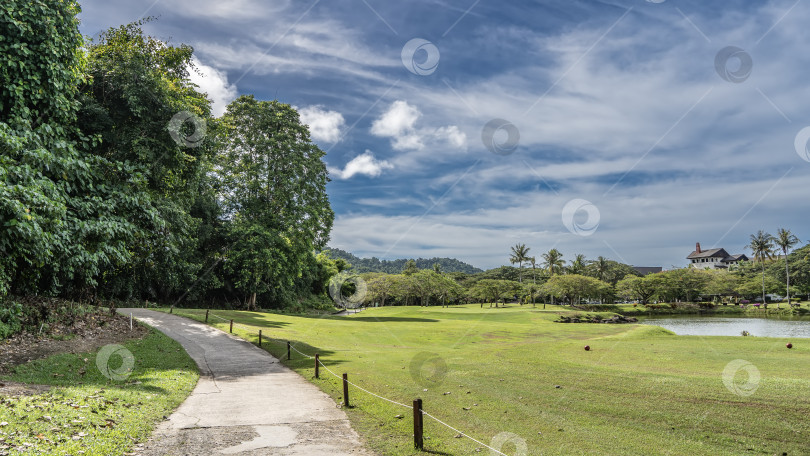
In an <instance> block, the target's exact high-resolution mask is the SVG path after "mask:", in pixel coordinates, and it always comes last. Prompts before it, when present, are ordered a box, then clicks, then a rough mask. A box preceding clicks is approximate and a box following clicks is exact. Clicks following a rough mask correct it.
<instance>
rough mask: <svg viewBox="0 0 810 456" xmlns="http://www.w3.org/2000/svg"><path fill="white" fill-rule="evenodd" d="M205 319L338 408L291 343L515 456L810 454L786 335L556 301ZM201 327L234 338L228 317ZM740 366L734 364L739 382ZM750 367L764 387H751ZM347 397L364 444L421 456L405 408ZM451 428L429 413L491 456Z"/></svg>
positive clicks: (440, 438) (808, 383) (460, 441)
mask: <svg viewBox="0 0 810 456" xmlns="http://www.w3.org/2000/svg"><path fill="white" fill-rule="evenodd" d="M212 312H213V313H215V314H216V315H218V316H220V317H222V318H226V319H230V318H233V319H234V320H235V322H236V323H239V324H242V325H246V326H249V327H251V328H250V331H249V330H248V329H246V328H244V327H241V326H240V325H237V326H236V327H235V328H234V332H235V333H236V334H238V335H240V336H242V337H244V338H245V339H247V340H250V341H251V342H254V343H255V342H256V340H257V338H256V333H257V332H258V329H260V328H261V329H262V330H263V332H264V335H265V336H266V337H270V338H273V339H274V340H273V341H265V343H264V347H265V348H267V349H269V350H270V351H271V352H272V353H273V354H274V355H276V356H277V357H279V358H281V359H282V360H285V361H284V362H285V363H286V364H288V365H289V366H290V367H292V368H294V369H295V370H297V371H298V372H299V373H301V374H302V375H303V376H304V377H306V378H307V379H312V381H313V382H314V383H315V384H316V385H318V386H319V387H320V388H321V389H323V390H324V391H325V392H327V393H328V394H330V395H332V396H333V397H334V398H335V400H336V401H338V402H341V401H342V387H341V385H340V382H339V380H338V379H337V378H335V377H333V376H332V375H331V374H329V373H328V372H324V371H323V369H322V372H321V379H320V380H316V379H314V378H313V375H314V369H313V362H312V360H309V359H304V358H303V357H302V356H301V355H299V354H298V353H296V352H293V359H292V360H291V361H286V345H285V341H286V340H290V341H292V342H293V345H294V346H295V347H296V348H297V349H299V350H301V351H302V352H304V353H306V354H309V355H313V354H315V353H316V352H317V353H319V354H320V356H321V359H322V361H323V362H324V363H325V364H326V366H328V367H329V369H331V370H333V371H334V372H335V373H336V374H338V375H340V374H342V373H348V375H349V380H350V381H351V382H353V383H355V384H357V385H359V386H361V387H363V388H366V389H368V390H370V391H372V392H374V393H376V394H379V395H381V396H384V397H386V398H389V399H392V400H394V401H397V402H400V403H403V404H411V403H412V401H413V399H415V398H417V397H419V398H422V399H423V400H424V406H423V407H424V410H425V411H426V412H428V413H430V414H431V415H433V416H435V417H437V418H439V419H441V420H442V421H444V422H446V423H447V424H449V425H451V426H453V427H455V428H456V429H458V430H459V431H461V432H463V433H465V434H467V435H469V436H471V437H473V438H475V439H478V440H479V441H481V442H483V443H485V444H487V445H493V444H495V445H497V444H498V442H504V441H507V443H506V444H504V445H503V446H502V447H501V451H503V452H504V453H505V454H509V455H513V454H532V455H535V454H544V455H551V454H559V455H570V454H617V455H619V454H620V455H628V454H638V455H649V454H691V455H698V454H701V455H702V454H707V455H708V454H712V455H721V454H727V455H738V454H768V455H771V454H782V453H783V452H784V453H787V454H789V455H794V454H806V452H807V448H808V444H807V435H808V432H810V420H808V419H807V416H810V394H808V393H810V378H808V374H809V373H810V368H808V361H810V340H806V339H797V340H792V341H791V342H792V343H793V346H794V347H793V349H791V350H789V349H787V348H786V347H785V344H786V343H787V342H788V341H787V340H783V339H769V338H758V337H745V338H743V337H691V336H690V337H687V336H675V335H673V334H672V333H670V332H668V331H665V330H662V329H660V328H657V327H651V326H642V325H609V324H560V323H554V322H553V320H555V319H556V318H557V316H558V315H559V314H560V313H561V312H567V310H564V309H563V308H561V307H558V306H548V307H547V309H546V310H545V311H544V310H541V309H540V308H531V307H530V306H523V307H520V306H512V307H509V308H505V309H504V308H498V309H496V308H488V307H486V306H485V307H484V308H483V309H482V308H480V307H479V306H478V305H470V306H459V307H450V308H441V307H427V308H423V307H387V308H376V309H369V310H366V311H363V312H361V313H359V314H357V315H353V316H349V317H320V318H319V317H303V316H289V315H279V314H271V313H259V312H240V311H212ZM175 313H178V314H180V315H186V316H194V318H197V319H200V320H202V319H203V318H204V315H205V311H199V310H186V309H176V310H175ZM210 321H211V323H213V324H216V326H218V327H219V328H220V329H223V330H225V331H228V323H227V322H224V321H222V320H218V319H216V318H211V319H210ZM585 345H589V346H590V347H591V350H590V351H585V350H584V347H585ZM735 360H743V361H744V362H745V363H744V362H743V361H738V362H737V364H731V368H729V369H730V370H728V372H726V374H725V382H724V369H726V368H727V365H729V363H731V362H734V361H735ZM420 361H421V363H420ZM749 363H750V364H749ZM751 365H753V367H752V366H751ZM420 366H421V368H420ZM735 366H742V369H739V370H737V371H736V375H735V370H734V369H733V368H734V367H735ZM445 367H446V371H445V369H444V368H445ZM754 369H756V371H757V372H758V374H759V378H758V379H757V378H756V375H753V376H751V377H749V374H748V372H749V371H753V370H754ZM558 386H559V387H558ZM734 391H737V394H735V392H734ZM448 393H449V394H448ZM749 393H751V394H750V395H746V394H749ZM350 403H351V405H352V406H353V407H352V408H351V409H349V410H348V414H349V416H350V418H351V419H352V421H353V425H354V426H355V428H356V429H357V430H358V432H360V433H361V434H362V435H363V436H364V437H365V439H366V440H367V441H368V442H369V444H370V446H371V447H372V448H374V449H376V450H377V451H378V452H379V453H380V454H385V455H407V454H416V452H415V451H414V450H413V437H412V419H411V417H412V412H411V410H409V409H407V408H404V407H401V406H399V405H396V404H392V403H389V402H386V401H383V400H381V399H379V398H376V397H373V396H371V395H369V394H367V393H365V392H362V391H360V390H358V389H357V388H353V387H352V388H351V389H350ZM398 415H400V416H401V418H397V416H398ZM502 433H503V434H502ZM457 434H458V433H457V432H455V431H453V430H450V429H448V428H447V427H445V426H443V425H441V424H439V423H438V422H436V421H434V420H433V419H430V418H428V417H425V436H426V440H425V449H426V450H429V451H431V452H435V453H437V454H451V455H462V454H471V453H473V452H475V451H476V449H478V448H480V449H481V450H480V451H481V452H482V454H489V451H490V450H488V449H486V448H484V447H483V446H482V445H480V444H478V443H475V442H473V441H472V440H470V439H468V438H464V437H457ZM521 439H522V440H521ZM524 441H525V448H526V449H527V452H526V453H523V452H521V451H520V449H521V448H522V442H524Z"/></svg>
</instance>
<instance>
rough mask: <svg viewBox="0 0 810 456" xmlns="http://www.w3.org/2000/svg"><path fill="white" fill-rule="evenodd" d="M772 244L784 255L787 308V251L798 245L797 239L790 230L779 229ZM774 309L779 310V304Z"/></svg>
mask: <svg viewBox="0 0 810 456" xmlns="http://www.w3.org/2000/svg"><path fill="white" fill-rule="evenodd" d="M774 242H775V243H776V245H777V246H779V248H780V249H782V253H783V254H784V255H785V277H786V279H787V301H788V306H790V268H789V267H788V250H790V249H792V248H793V246H794V245H796V244H798V243H799V242H801V241H799V238H798V237H796V235H795V234H793V233H791V232H790V230H786V229H784V228H779V229H778V230H776V238H774ZM776 308H777V309H778V308H779V304H776Z"/></svg>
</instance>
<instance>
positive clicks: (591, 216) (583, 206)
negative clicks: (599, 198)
mask: <svg viewBox="0 0 810 456" xmlns="http://www.w3.org/2000/svg"><path fill="white" fill-rule="evenodd" d="M578 214H585V220H580V219H578V218H577V215H578ZM600 218H601V216H600V214H599V208H597V207H596V206H595V205H594V204H593V203H591V202H590V201H588V200H584V199H579V198H576V199H572V200H571V201H569V202H567V203H566V204H565V206H564V207H563V210H562V222H563V225H565V227H566V228H567V229H568V231H570V232H572V233H574V234H576V235H577V236H590V235H592V234H593V233H595V232H596V229H597V228H598V227H599V220H600Z"/></svg>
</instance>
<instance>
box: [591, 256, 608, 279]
mask: <svg viewBox="0 0 810 456" xmlns="http://www.w3.org/2000/svg"><path fill="white" fill-rule="evenodd" d="M591 266H592V267H593V272H594V274H595V275H596V278H597V279H599V280H602V281H604V280H605V277H606V276H607V273H608V271H609V270H610V260H608V259H607V258H605V257H603V256H599V257H597V258H596V259H595V260H593V261H591Z"/></svg>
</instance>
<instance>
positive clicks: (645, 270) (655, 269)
mask: <svg viewBox="0 0 810 456" xmlns="http://www.w3.org/2000/svg"><path fill="white" fill-rule="evenodd" d="M633 269H635V270H636V272H638V273H639V274H641V275H643V276H645V275H647V274H657V273H659V272H661V271H663V270H664V268H663V267H661V266H633Z"/></svg>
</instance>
